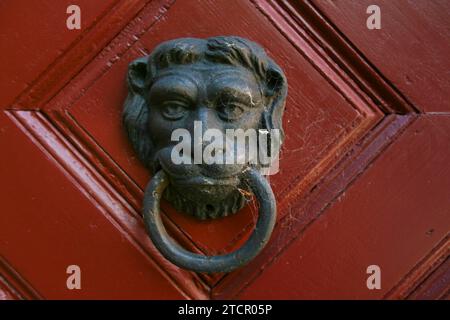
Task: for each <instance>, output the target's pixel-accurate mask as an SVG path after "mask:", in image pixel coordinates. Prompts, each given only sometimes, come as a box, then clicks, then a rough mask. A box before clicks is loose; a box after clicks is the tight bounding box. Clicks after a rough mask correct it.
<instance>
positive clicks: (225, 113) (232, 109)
mask: <svg viewBox="0 0 450 320" xmlns="http://www.w3.org/2000/svg"><path fill="white" fill-rule="evenodd" d="M218 111H219V117H220V118H222V119H223V120H230V121H233V120H237V119H239V118H240V117H241V116H242V114H243V113H244V108H243V107H242V106H240V105H239V104H236V103H227V104H224V105H221V106H220V107H219V109H218Z"/></svg>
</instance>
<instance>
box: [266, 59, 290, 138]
mask: <svg viewBox="0 0 450 320" xmlns="http://www.w3.org/2000/svg"><path fill="white" fill-rule="evenodd" d="M266 95H267V96H268V98H269V105H268V106H267V109H266V111H265V113H264V122H265V123H264V126H265V128H266V129H269V130H270V129H278V130H280V137H281V140H283V138H284V132H283V126H282V116H283V112H284V106H285V100H286V96H287V80H286V76H285V75H284V73H283V71H281V69H280V68H278V67H277V66H273V65H272V66H271V67H270V68H269V69H268V70H267V73H266Z"/></svg>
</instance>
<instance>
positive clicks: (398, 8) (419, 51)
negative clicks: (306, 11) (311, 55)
mask: <svg viewBox="0 0 450 320" xmlns="http://www.w3.org/2000/svg"><path fill="white" fill-rule="evenodd" d="M312 3H313V4H314V5H315V6H316V7H317V8H318V9H319V10H320V11H321V12H322V13H323V14H324V15H325V16H326V17H327V18H328V19H329V20H330V22H331V23H333V24H334V25H335V26H336V27H337V28H338V29H339V30H340V31H341V32H343V34H344V35H345V36H346V37H347V38H348V39H349V40H350V41H351V42H352V43H353V45H355V46H356V47H357V48H358V50H360V51H361V52H362V54H363V55H364V56H365V57H366V58H367V59H369V61H370V62H371V63H373V64H374V65H375V67H376V68H377V69H378V70H379V71H380V72H381V73H382V74H383V75H384V76H386V77H387V78H388V79H389V80H390V81H391V82H392V83H393V84H394V85H395V87H397V88H398V89H400V91H401V93H403V94H404V95H405V96H406V97H407V98H408V99H410V100H411V101H412V102H413V103H414V104H415V105H416V106H417V108H419V109H420V110H422V111H424V112H448V111H450V103H448V93H449V92H450V76H449V74H448V70H449V69H450V60H449V59H448V56H449V54H450V42H449V41H448V39H449V36H450V29H449V28H448V21H449V20H450V10H449V8H448V1H445V0H441V1H439V0H438V1H390V0H385V1H377V2H376V3H374V2H373V1H371V0H362V1H352V0H340V1H326V0H313V1H312ZM371 4H377V5H378V6H379V7H380V10H381V21H382V22H381V23H382V27H381V29H380V30H369V29H368V28H367V27H366V19H367V17H368V15H367V14H365V13H366V10H367V7H368V6H369V5H371ZM430 92H433V94H431V95H430V94H429V93H430Z"/></svg>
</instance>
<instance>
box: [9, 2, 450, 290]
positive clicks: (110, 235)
mask: <svg viewBox="0 0 450 320" xmlns="http://www.w3.org/2000/svg"><path fill="white" fill-rule="evenodd" d="M392 2H394V1H392ZM392 2H389V3H388V2H386V3H383V4H382V7H383V8H384V9H382V10H384V11H385V14H384V13H382V15H383V17H382V19H383V20H382V21H383V22H382V23H385V22H386V19H388V20H389V19H391V20H392V21H393V19H396V21H397V22H396V23H393V22H392V21H391V22H389V21H388V22H386V23H385V24H383V28H384V27H386V29H387V30H386V29H383V30H380V32H378V33H375V32H370V33H367V32H368V30H363V29H362V28H365V26H366V24H365V19H366V18H367V14H366V13H365V8H366V7H362V6H363V5H362V4H364V5H365V3H363V2H361V3H362V4H358V5H356V4H354V3H353V2H350V1H343V2H341V1H338V2H336V4H335V5H334V4H332V5H330V4H329V3H328V2H324V1H314V2H311V1H301V2H295V1H269V0H254V1H244V0H232V1H227V0H220V1H199V0H192V1H191V0H190V1H176V2H175V1H172V0H153V1H144V0H133V1H125V0H116V1H104V2H102V3H101V5H98V4H97V2H89V4H87V3H84V2H80V3H79V5H80V6H81V7H82V12H86V16H84V13H83V26H84V28H82V30H81V31H75V32H69V31H67V29H65V28H60V29H61V30H64V32H62V33H61V34H53V33H51V32H50V30H52V29H58V25H59V24H61V23H63V27H64V24H65V18H66V14H65V5H66V3H65V2H61V4H60V5H58V6H56V7H54V8H52V9H49V8H48V3H49V2H48V3H47V2H46V1H42V2H41V5H42V6H40V7H39V8H38V4H36V5H33V6H31V7H30V8H29V9H27V10H28V11H26V12H25V16H26V17H30V15H31V12H32V10H38V11H36V12H37V13H38V15H39V14H41V13H42V14H43V15H44V16H45V17H47V19H46V22H45V24H44V25H43V27H42V29H41V30H40V29H37V30H40V31H38V32H37V33H38V36H37V37H36V38H33V33H32V32H30V30H29V28H27V25H26V24H25V25H23V26H19V28H18V33H16V35H17V36H16V37H12V36H11V34H12V33H13V32H12V29H14V28H15V27H16V26H17V23H18V22H17V21H21V20H14V19H9V20H8V19H5V20H4V21H5V22H3V23H4V24H5V26H6V27H5V30H6V31H5V32H3V31H1V32H0V37H2V39H4V40H5V41H4V42H2V43H3V44H2V45H3V46H4V49H7V48H9V47H17V55H16V56H14V55H11V52H12V51H11V50H6V51H8V53H7V55H6V54H5V56H4V57H5V59H4V60H1V61H8V63H3V65H2V64H1V63H0V66H1V67H2V68H4V69H5V70H6V72H5V73H3V76H2V78H0V81H1V83H2V84H3V83H4V84H5V85H6V87H5V88H6V89H7V90H6V91H5V92H6V93H5V94H2V96H1V97H0V105H1V106H2V108H3V109H6V110H5V111H3V113H1V115H0V120H1V121H0V129H1V131H0V142H1V145H0V147H2V149H1V150H8V153H6V154H8V156H7V157H4V159H2V165H1V169H0V176H1V177H2V180H1V181H2V185H1V186H2V193H1V194H2V197H3V198H4V199H3V202H4V203H5V205H4V206H3V207H2V208H1V214H0V216H1V218H0V219H2V220H3V221H1V223H0V232H1V233H0V234H2V237H1V238H0V245H1V247H0V275H1V276H0V297H5V298H8V299H9V298H11V299H12V298H159V299H164V298H168V299H173V298H194V299H205V298H245V299H249V298H345V297H347V298H404V297H408V296H409V297H414V295H413V294H412V292H413V291H414V290H413V289H414V288H416V287H417V286H418V285H419V284H420V283H421V282H422V281H425V280H426V279H428V280H427V281H429V283H434V282H433V279H434V278H432V276H431V275H430V274H433V275H434V276H435V277H439V275H440V274H442V272H443V271H442V270H446V269H445V268H444V267H443V266H444V265H443V264H441V262H442V261H444V260H445V257H446V256H447V255H448V250H447V248H448V242H447V237H448V230H449V226H450V221H449V220H450V219H449V215H448V212H445V210H446V207H448V197H447V195H446V190H447V189H448V187H449V186H448V182H449V181H450V179H449V175H450V172H449V171H448V168H447V167H448V166H446V163H447V162H448V160H449V159H448V158H449V157H450V154H449V152H448V150H450V149H449V145H448V142H449V141H450V139H449V135H448V132H449V131H450V123H449V122H448V119H449V118H448V115H447V114H441V113H442V112H443V111H446V110H447V109H446V107H445V106H446V104H445V99H444V98H445V97H446V95H445V94H446V93H448V90H447V89H448V88H447V85H448V81H447V80H448V78H446V77H445V66H446V63H447V61H446V60H445V59H444V58H443V57H444V55H445V54H443V53H445V52H447V51H448V50H447V49H448V47H446V45H447V44H446V43H444V42H443V40H442V35H443V34H445V32H446V31H443V30H440V31H441V32H438V34H437V35H433V36H429V33H430V32H432V31H435V30H437V29H435V28H437V27H436V26H435V25H434V24H430V22H429V21H428V20H427V19H428V16H430V15H431V16H433V17H435V16H436V18H437V21H438V23H436V25H437V26H445V25H446V24H445V21H443V20H445V19H444V18H445V13H436V12H435V10H436V8H437V6H439V5H444V4H442V3H437V4H436V6H434V7H432V8H431V9H427V10H428V11H427V10H424V13H423V14H417V10H419V9H420V8H421V6H420V5H409V6H408V7H407V10H406V11H405V13H404V14H402V13H401V10H400V9H399V8H401V6H400V5H399V4H398V3H400V2H398V3H396V4H395V5H393V4H392ZM36 3H38V2H36ZM6 4H7V2H6ZM6 4H5V3H2V4H1V5H0V7H1V6H5V7H6ZM34 6H36V7H34ZM60 6H61V8H60ZM433 8H434V9H433ZM44 9H48V10H44ZM362 9H364V10H363V12H361V15H360V14H359V12H360V11H361V10H362ZM7 10H9V11H7V12H8V13H12V12H17V11H18V10H19V9H18V7H17V6H14V5H10V6H8V7H7ZM39 10H41V11H39ZM43 10H44V11H45V12H44V11H43ZM342 10H347V11H349V12H350V13H348V16H345V15H344V16H345V17H346V18H345V19H341V18H339V15H338V14H339V13H340V12H341V11H342ZM430 10H431V11H430ZM433 10H434V11H433ZM2 14H3V13H2ZM60 15H62V17H60ZM411 19H412V20H414V21H415V22H414V23H416V25H418V26H421V27H423V28H422V29H424V30H422V29H420V30H416V29H414V30H412V29H411V30H412V31H411V30H410V29H407V31H405V29H402V30H403V31H398V27H399V26H400V25H408V23H412V22H410V20H411ZM416 20H417V21H416ZM360 23H361V25H359V24H360ZM390 23H393V24H392V25H391V24H390ZM447 24H448V23H447ZM394 27H395V28H397V29H396V30H397V31H390V28H394ZM58 30H59V29H58ZM222 34H224V35H229V34H233V35H238V36H243V37H246V38H249V39H251V40H253V41H256V42H258V43H260V44H261V45H262V46H263V47H264V48H266V50H267V52H268V54H269V55H270V56H271V57H273V58H274V60H275V61H277V63H279V64H280V66H281V67H282V68H283V69H284V71H285V73H286V76H287V78H288V83H289V92H288V99H287V103H286V112H285V116H284V129H285V132H286V141H285V144H284V146H283V149H282V153H281V161H280V165H281V167H280V172H279V173H278V174H277V175H275V176H271V177H270V183H271V186H272V188H273V190H274V193H275V196H276V198H277V206H278V222H277V225H276V228H275V231H274V234H273V236H272V239H271V241H270V243H269V245H268V246H267V248H266V249H265V250H264V251H263V252H262V254H261V255H259V256H258V257H257V258H256V259H255V260H254V261H252V262H251V263H250V264H249V265H247V266H246V267H244V268H241V269H239V270H236V271H234V272H232V273H230V274H215V275H206V274H196V273H193V272H189V271H186V270H182V269H180V268H178V267H176V266H174V265H172V264H171V263H169V262H168V261H167V260H165V259H164V258H163V257H162V256H161V254H160V253H159V252H158V251H157V250H156V249H155V247H154V246H153V244H152V243H151V241H150V240H149V238H148V236H147V234H146V231H145V228H144V225H143V223H142V218H141V216H140V210H141V203H142V197H143V189H144V188H145V185H146V183H147V182H148V181H149V179H150V176H149V174H148V172H147V170H146V169H145V168H144V167H143V166H142V164H141V163H140V162H139V161H138V159H137V157H136V154H135V153H134V151H133V150H132V149H131V146H130V143H129V141H128V139H127V137H126V135H125V130H124V128H123V125H122V120H121V114H122V109H123V101H124V100H125V97H126V93H127V88H126V83H125V76H126V71H127V66H128V63H129V62H130V61H132V60H133V59H135V58H136V57H139V56H142V55H145V54H148V53H149V52H151V51H152V50H153V48H154V47H155V46H156V45H157V44H159V43H160V42H162V41H165V40H168V39H173V38H179V37H208V36H215V35H222ZM19 38H21V39H22V40H20V39H19ZM31 38H33V39H31ZM425 38H426V41H428V44H430V46H427V47H426V48H421V49H420V50H416V51H414V54H409V55H408V54H407V51H405V50H410V49H411V48H410V47H408V46H410V45H412V46H414V43H415V42H414V41H416V40H417V39H425ZM27 39H30V41H29V42H28V41H26V40H27ZM395 39H397V40H395ZM371 41H378V43H380V45H379V46H375V48H372V47H370V43H371ZM391 42H392V43H391ZM381 43H383V45H381ZM387 44H391V45H392V46H391V47H389V48H387V49H386V48H385V50H387V51H389V50H390V51H389V52H390V55H392V56H393V59H384V58H383V56H382V52H381V50H383V46H385V45H387ZM42 47H45V48H47V50H41V51H39V52H38V56H37V58H36V59H35V60H33V59H32V58H31V57H30V58H29V59H25V58H27V57H29V55H30V53H31V51H32V50H33V49H34V48H42ZM405 48H406V49H405ZM408 52H409V51H408ZM405 55H408V59H405V60H402V57H404V56H405ZM417 59H422V60H424V62H423V63H422V64H415V65H414V66H413V67H411V66H410V64H411V63H412V62H413V61H416V60H417ZM444 60H445V61H444ZM10 61H12V62H11V63H10ZM21 61H24V63H23V64H21V63H20V62H21ZM397 62H398V63H397ZM440 65H441V66H442V68H439V67H438V66H440ZM14 66H18V69H17V74H15V72H14ZM21 68H22V69H21ZM24 70H28V72H24ZM24 73H25V74H24ZM430 74H435V75H436V77H431V76H430ZM422 88H426V89H427V90H428V91H427V93H426V94H425V93H424V92H422V91H420V90H419V89H422ZM428 92H432V93H433V94H432V97H430V94H429V93H428ZM427 96H428V98H429V99H426V97H427ZM428 111H433V115H431V114H430V115H428V114H424V113H422V112H428ZM30 160H31V162H32V163H33V165H31V166H30V165H29V163H30ZM430 177H433V178H430ZM43 186H44V187H43ZM431 191H432V192H431ZM162 209H163V212H164V215H163V219H164V222H165V224H166V227H167V228H168V231H169V233H170V234H171V235H172V236H173V237H174V238H175V239H176V240H177V241H178V242H180V243H181V244H182V245H183V246H185V247H186V248H188V249H189V250H192V251H195V252H199V253H206V254H218V253H223V252H229V251H231V250H234V249H236V248H237V247H239V246H240V245H241V244H242V243H243V242H244V241H245V240H246V238H247V237H248V235H249V233H250V232H251V231H252V228H253V226H254V221H255V219H256V215H257V212H256V209H255V208H254V206H248V207H247V208H244V209H243V210H242V211H241V212H239V213H238V214H236V215H234V216H232V217H227V218H224V219H220V220H216V221H197V220H195V219H193V218H191V217H188V216H186V215H184V214H183V213H179V212H176V211H175V210H173V208H171V206H170V205H168V204H166V203H163V204H162ZM3 229H5V231H3ZM28 243H29V246H27V244H28ZM72 263H73V264H80V265H82V270H83V284H84V285H83V290H80V291H76V290H75V291H71V290H67V288H66V286H65V280H66V278H67V274H66V273H65V268H66V267H67V265H69V264H72ZM370 264H379V265H380V266H381V267H382V270H383V287H382V290H378V291H377V290H375V291H371V290H368V289H367V287H366V285H365V284H366V281H365V279H366V278H367V274H366V273H365V270H366V268H367V266H368V265H370ZM438 265H442V266H441V267H439V268H438V267H437V266H438ZM433 270H434V271H433ZM444 274H445V272H444ZM118 276H119V277H118ZM424 283H426V282H424ZM435 287H436V286H433V288H435ZM267 288H271V290H267ZM424 288H425V286H424ZM446 288H447V287H446V285H444V286H441V287H440V289H439V290H437V289H436V290H435V291H433V292H434V293H433V294H434V295H435V296H439V297H442V296H445V294H443V293H442V292H444V291H445V290H446ZM427 290H428V289H423V290H422V292H423V294H422V296H424V295H425V294H426V292H428V291H429V290H428V291H427ZM418 292H419V291H418ZM418 295H419V293H418Z"/></svg>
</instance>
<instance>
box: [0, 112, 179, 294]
mask: <svg viewBox="0 0 450 320" xmlns="http://www.w3.org/2000/svg"><path fill="white" fill-rule="evenodd" d="M0 121H1V128H2V130H1V135H0V148H1V149H2V150H9V155H8V157H7V158H3V160H2V166H1V167H0V176H1V177H2V193H1V203H2V211H1V215H0V225H1V226H2V233H1V234H2V236H1V238H0V252H1V254H2V256H3V257H5V258H6V259H7V260H8V261H9V262H10V264H11V266H12V267H13V268H14V269H15V270H16V271H17V272H18V273H19V274H20V275H21V276H22V277H23V278H25V279H27V281H28V282H29V283H30V284H31V285H32V286H33V287H34V288H35V289H36V290H37V291H38V293H39V294H40V295H42V296H43V297H45V298H126V299H128V298H133V297H134V298H169V299H174V298H178V299H179V298H183V296H184V295H183V294H182V293H181V292H180V291H179V290H178V289H177V288H176V287H174V286H173V281H172V280H170V279H168V278H167V276H164V275H163V274H164V273H163V272H162V271H160V270H158V268H156V267H155V264H154V262H152V259H151V258H149V257H148V256H147V255H146V254H145V253H144V252H142V250H139V249H138V248H136V247H135V245H134V244H133V242H132V241H130V239H128V238H126V237H125V236H124V234H123V233H121V232H119V230H120V226H118V225H117V223H115V222H114V221H112V220H111V219H109V220H108V219H107V215H105V214H102V212H103V211H104V210H105V209H104V208H102V207H101V206H99V204H98V203H96V202H95V201H93V200H92V199H91V198H90V197H89V195H88V194H86V193H85V192H84V191H83V190H80V187H79V186H77V184H76V183H74V181H73V179H72V178H71V177H70V176H68V175H67V173H66V172H64V170H61V164H60V163H58V162H57V161H55V160H54V158H53V157H52V156H51V155H50V154H49V153H48V152H46V151H44V150H40V149H42V147H39V146H36V145H35V144H33V143H32V141H31V140H30V137H27V135H28V133H27V132H21V130H20V129H19V128H18V127H17V125H16V124H14V122H13V121H12V120H11V119H8V117H7V116H6V115H5V114H0ZM14 150H15V151H14ZM67 156H68V157H69V155H67ZM30 160H31V162H30ZM68 160H69V161H70V159H68ZM12 168H16V170H12ZM17 168H21V169H20V170H17ZM71 264H76V265H79V266H80V268H81V270H82V290H68V289H67V287H66V279H67V274H66V268H67V266H69V265H71ZM131 271H132V272H131Z"/></svg>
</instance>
